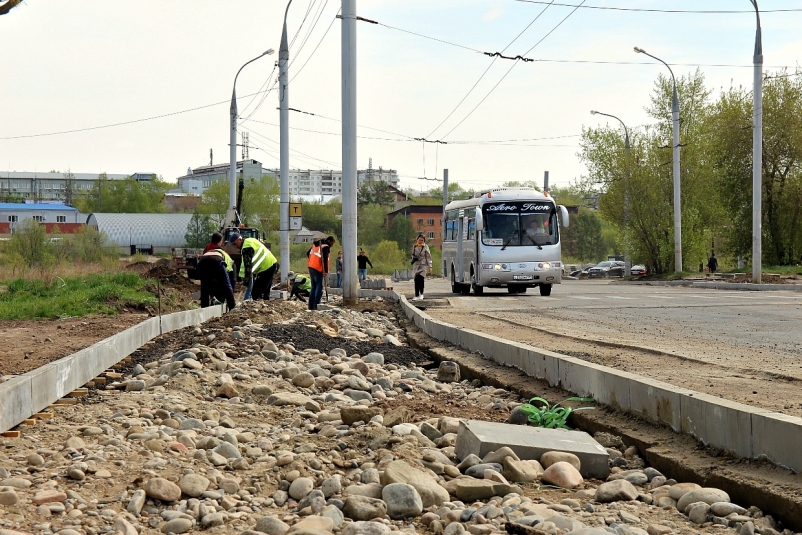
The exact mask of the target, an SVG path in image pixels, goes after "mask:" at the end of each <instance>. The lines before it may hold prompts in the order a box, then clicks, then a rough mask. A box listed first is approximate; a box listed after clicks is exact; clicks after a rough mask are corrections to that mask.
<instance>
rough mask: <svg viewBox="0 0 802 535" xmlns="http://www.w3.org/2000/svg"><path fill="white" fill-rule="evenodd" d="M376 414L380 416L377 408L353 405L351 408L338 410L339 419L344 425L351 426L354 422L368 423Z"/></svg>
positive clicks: (379, 410)
mask: <svg viewBox="0 0 802 535" xmlns="http://www.w3.org/2000/svg"><path fill="white" fill-rule="evenodd" d="M377 414H381V409H379V408H378V407H365V406H363V405H354V406H352V407H343V408H341V409H340V419H341V420H342V421H343V423H344V424H345V425H351V424H353V423H354V422H365V423H368V422H369V421H370V419H371V418H373V417H374V416H376V415H377Z"/></svg>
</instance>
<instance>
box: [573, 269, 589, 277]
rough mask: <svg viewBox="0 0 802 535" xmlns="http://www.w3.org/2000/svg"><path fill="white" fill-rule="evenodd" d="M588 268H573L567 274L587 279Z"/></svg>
mask: <svg viewBox="0 0 802 535" xmlns="http://www.w3.org/2000/svg"><path fill="white" fill-rule="evenodd" d="M588 269H590V268H584V269H575V270H574V271H572V272H571V273H569V275H570V276H571V277H576V278H577V279H587V278H588Z"/></svg>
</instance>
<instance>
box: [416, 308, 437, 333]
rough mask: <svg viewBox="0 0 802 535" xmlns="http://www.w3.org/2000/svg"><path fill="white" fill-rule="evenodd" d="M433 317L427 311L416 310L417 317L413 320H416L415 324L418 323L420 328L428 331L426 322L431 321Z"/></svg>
mask: <svg viewBox="0 0 802 535" xmlns="http://www.w3.org/2000/svg"><path fill="white" fill-rule="evenodd" d="M432 319H433V318H432V317H431V316H430V315H428V314H426V313H425V312H420V311H417V312H415V318H414V320H413V321H414V322H415V325H417V327H418V329H420V330H421V331H423V332H426V322H427V321H431V320H432Z"/></svg>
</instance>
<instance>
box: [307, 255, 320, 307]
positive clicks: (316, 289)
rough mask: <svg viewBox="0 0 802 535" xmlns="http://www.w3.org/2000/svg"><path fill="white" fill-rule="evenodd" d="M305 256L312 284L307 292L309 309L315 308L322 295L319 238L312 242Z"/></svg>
mask: <svg viewBox="0 0 802 535" xmlns="http://www.w3.org/2000/svg"><path fill="white" fill-rule="evenodd" d="M306 256H307V257H308V260H307V261H306V266H307V267H308V268H309V278H310V279H311V286H312V288H311V290H310V292H309V310H317V304H318V303H319V302H320V299H321V297H322V296H323V253H322V252H321V246H320V240H315V241H313V242H312V248H311V249H309V252H307V253H306Z"/></svg>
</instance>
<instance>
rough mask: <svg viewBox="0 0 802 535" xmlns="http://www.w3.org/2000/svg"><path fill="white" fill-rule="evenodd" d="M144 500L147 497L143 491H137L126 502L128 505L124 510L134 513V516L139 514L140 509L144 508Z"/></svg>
mask: <svg viewBox="0 0 802 535" xmlns="http://www.w3.org/2000/svg"><path fill="white" fill-rule="evenodd" d="M146 498H147V495H146V494H145V491H144V490H142V489H139V490H136V491H134V493H133V494H132V495H131V499H130V500H128V505H127V506H126V508H125V510H126V511H128V512H129V513H134V514H135V515H138V514H139V512H140V511H142V508H143V507H144V506H145V499H146Z"/></svg>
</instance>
